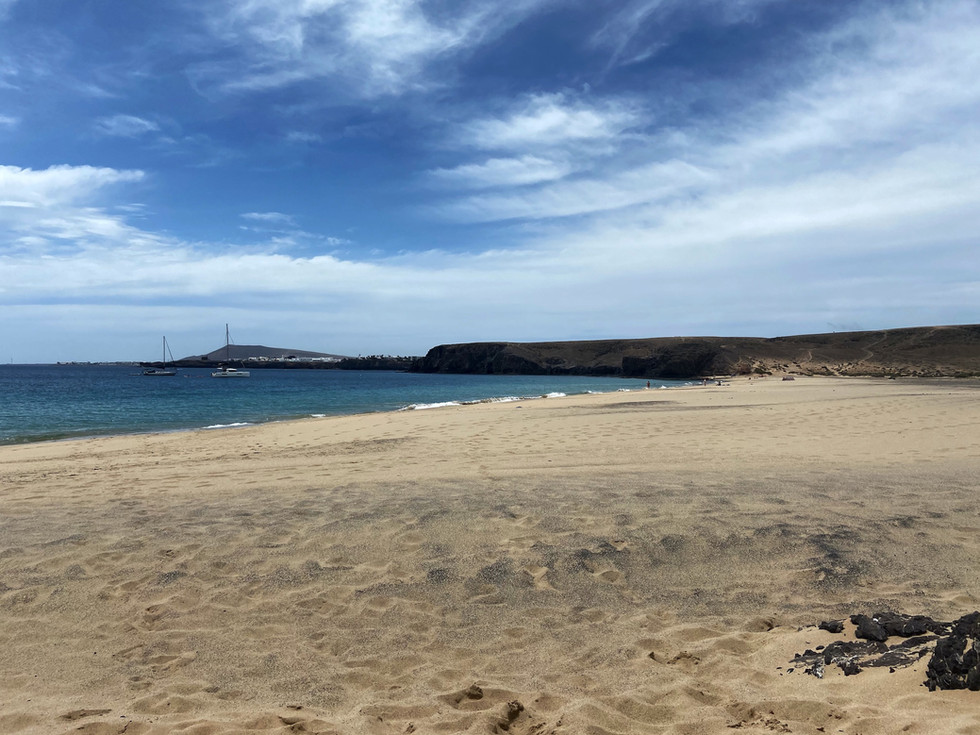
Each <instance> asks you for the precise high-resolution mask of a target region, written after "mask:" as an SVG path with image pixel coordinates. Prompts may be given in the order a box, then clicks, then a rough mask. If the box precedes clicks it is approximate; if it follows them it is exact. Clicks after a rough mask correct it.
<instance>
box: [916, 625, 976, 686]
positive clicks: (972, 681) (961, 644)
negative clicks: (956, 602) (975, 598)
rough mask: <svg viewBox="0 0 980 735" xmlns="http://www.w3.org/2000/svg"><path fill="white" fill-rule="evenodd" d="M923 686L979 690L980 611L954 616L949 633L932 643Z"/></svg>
mask: <svg viewBox="0 0 980 735" xmlns="http://www.w3.org/2000/svg"><path fill="white" fill-rule="evenodd" d="M926 686H928V687H929V691H935V690H936V689H969V690H970V691H974V692H976V691H980V612H973V613H970V614H969V615H964V616H963V617H962V618H960V619H959V620H957V621H956V622H955V623H953V632H952V634H951V635H950V636H948V637H947V638H943V639H941V640H940V641H939V642H938V643H937V644H936V651H935V653H933V654H932V658H931V659H930V660H929V667H928V669H927V671H926Z"/></svg>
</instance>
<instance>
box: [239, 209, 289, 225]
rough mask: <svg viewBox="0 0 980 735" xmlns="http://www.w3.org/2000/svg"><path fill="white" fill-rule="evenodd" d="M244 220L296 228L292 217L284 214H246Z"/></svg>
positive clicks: (243, 216)
mask: <svg viewBox="0 0 980 735" xmlns="http://www.w3.org/2000/svg"><path fill="white" fill-rule="evenodd" d="M242 218H243V219H247V220H252V221H254V222H265V223H268V224H276V225H290V226H295V224H296V221H295V220H294V219H293V216H292V215H289V214H283V213H282V212H245V213H244V214H243V215H242Z"/></svg>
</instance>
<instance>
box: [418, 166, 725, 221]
mask: <svg viewBox="0 0 980 735" xmlns="http://www.w3.org/2000/svg"><path fill="white" fill-rule="evenodd" d="M711 179H712V174H710V173H709V172H706V171H703V170H701V169H698V168H697V167H695V166H692V165H690V164H688V163H685V162H683V161H667V162H665V163H657V164H651V165H649V166H646V167H644V168H636V169H633V170H629V171H625V172H622V173H619V174H615V175H611V176H606V177H603V178H601V179H600V178H594V177H593V178H583V179H579V180H568V181H562V182H559V183H556V184H551V185H545V186H542V187H539V188H537V189H536V190H534V191H523V190H519V191H515V192H513V193H507V192H504V193H495V194H478V195H473V196H469V197H466V198H463V199H460V200H458V201H455V202H452V203H450V204H447V205H445V206H442V207H436V208H434V210H433V211H435V212H436V213H438V214H441V215H442V216H445V217H447V218H449V219H453V220H459V221H462V222H493V221H496V220H505V219H519V218H521V219H550V218H555V217H570V216H577V215H583V214H588V213H593V212H602V211H606V210H611V209H619V208H622V207H630V206H634V205H637V204H644V203H650V202H655V201H660V200H663V201H669V200H671V199H673V198H676V197H678V196H682V195H683V194H684V193H685V192H686V191H688V190H689V189H690V188H692V187H703V186H705V185H706V184H708V183H710V181H711Z"/></svg>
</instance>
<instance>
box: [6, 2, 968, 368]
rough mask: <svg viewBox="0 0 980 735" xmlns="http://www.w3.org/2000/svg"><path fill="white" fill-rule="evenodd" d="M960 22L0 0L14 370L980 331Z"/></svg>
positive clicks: (583, 8) (717, 10) (863, 7)
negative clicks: (222, 355)
mask: <svg viewBox="0 0 980 735" xmlns="http://www.w3.org/2000/svg"><path fill="white" fill-rule="evenodd" d="M978 245H980V3H978V2H976V0H922V1H915V2H911V1H910V2H904V1H903V0H888V1H874V0H868V1H862V0H508V2H505V3H501V2H497V1H495V0H451V1H450V0H168V2H165V3H162V2H159V1H158V0H127V2H117V1H114V0H0V363H6V362H19V363H29V362H56V361H70V360H81V361H84V360H89V361H98V360H152V359H157V358H158V356H159V354H160V345H161V336H163V335H166V337H167V340H168V342H169V344H170V346H171V349H172V351H173V353H174V355H175V356H176V357H183V356H188V355H195V354H201V353H204V352H208V351H210V350H213V349H215V348H217V347H219V346H221V345H222V344H224V329H225V324H226V323H227V324H229V325H230V330H231V335H232V338H233V340H234V341H235V342H236V343H238V344H264V345H270V346H276V347H286V348H293V349H305V350H315V351H322V352H329V353H336V354H346V355H359V354H363V355H368V354H391V355H420V354H424V353H425V352H426V351H427V350H428V349H429V348H430V347H433V346H435V345H437V344H444V343H455V342H474V341H545V340H571V339H604V338H640V337H659V336H676V335H723V336H724V335H729V336H762V337H770V336H778V335H787V334H806V333H816V332H829V331H850V330H863V329H884V328H893V327H903V326H919V325H932V324H965V323H977V322H980V315H978V307H980V251H978Z"/></svg>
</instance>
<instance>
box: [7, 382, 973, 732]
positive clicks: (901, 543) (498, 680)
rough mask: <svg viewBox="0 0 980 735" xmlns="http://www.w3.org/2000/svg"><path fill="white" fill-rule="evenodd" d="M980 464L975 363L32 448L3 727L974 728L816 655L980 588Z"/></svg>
mask: <svg viewBox="0 0 980 735" xmlns="http://www.w3.org/2000/svg"><path fill="white" fill-rule="evenodd" d="M978 491H980V385H978V383H977V382H976V381H968V380H962V381H953V380H949V381H912V380H909V381H905V380H871V379H837V378H800V377H798V378H797V379H795V380H793V381H782V380H779V379H778V378H769V379H764V380H744V379H740V380H737V381H733V382H732V383H731V384H725V385H722V386H716V385H711V386H707V387H701V386H697V387H692V388H685V389H675V390H649V391H638V392H628V393H625V392H624V393H615V394H608V395H590V396H579V397H565V398H548V399H541V400H534V401H524V402H514V403H497V404H480V405H474V406H463V407H451V408H440V409H431V410H426V411H406V412H400V413H383V414H370V415H363V416H355V417H343V418H324V419H310V420H304V421H296V422H287V423H279V424H269V425H263V426H254V427H245V428H240V429H227V430H220V431H195V432H185V433H175V434H158V435H143V436H129V437H113V438H100V439H88V440H82V441H66V442H56V443H44V444H31V445H18V446H4V447H0V732H2V733H25V734H30V735H33V734H35V733H69V732H72V733H86V734H89V735H96V734H97V735H110V734H115V733H126V734H127V735H144V734H145V735H157V734H162V733H174V732H178V733H186V734H188V735H218V734H225V733H292V732H303V733H378V734H382V733H385V734H386V733H392V734H394V733H412V732H416V733H460V732H466V733H493V732H511V733H538V734H543V733H589V734H591V735H607V734H609V735H613V734H619V733H624V734H625V733H732V732H738V733H771V732H792V733H809V734H816V733H848V734H850V735H858V734H859V733H860V734H862V735H875V734H884V733H898V732H905V733H930V734H934V733H964V734H968V733H972V734H978V733H980V694H978V693H977V692H970V691H935V692H930V691H928V690H927V688H926V687H925V686H923V682H924V681H925V668H926V662H927V659H921V660H919V662H918V663H916V664H913V665H912V666H909V667H905V668H896V669H895V670H894V671H890V670H889V668H887V667H884V668H876V669H872V668H869V669H865V670H864V671H862V672H861V673H860V674H858V675H856V676H845V675H844V674H843V673H842V672H841V671H840V670H837V669H834V668H832V667H830V666H828V667H827V670H826V673H825V676H824V677H823V678H822V679H821V678H817V677H815V676H810V675H807V674H805V673H803V671H802V669H801V668H799V667H795V666H794V664H793V663H791V662H792V659H793V658H794V655H795V654H797V653H801V652H803V651H804V650H805V649H808V648H809V649H813V648H815V647H817V646H824V645H828V644H829V643H830V642H832V641H834V640H840V639H842V638H849V636H852V635H853V626H852V625H850V623H847V624H846V628H845V632H844V634H841V635H834V634H831V633H829V632H827V631H824V630H818V629H817V627H816V625H817V624H818V623H819V622H821V621H825V620H831V619H846V618H847V617H848V616H850V615H851V614H855V613H867V614H870V613H872V612H875V611H879V610H895V611H900V612H903V613H907V614H919V615H929V616H932V617H934V618H936V619H937V620H953V619H955V618H958V617H960V616H961V615H964V614H966V613H970V612H972V611H974V610H977V609H980V492H978ZM791 669H793V670H792V671H791Z"/></svg>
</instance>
